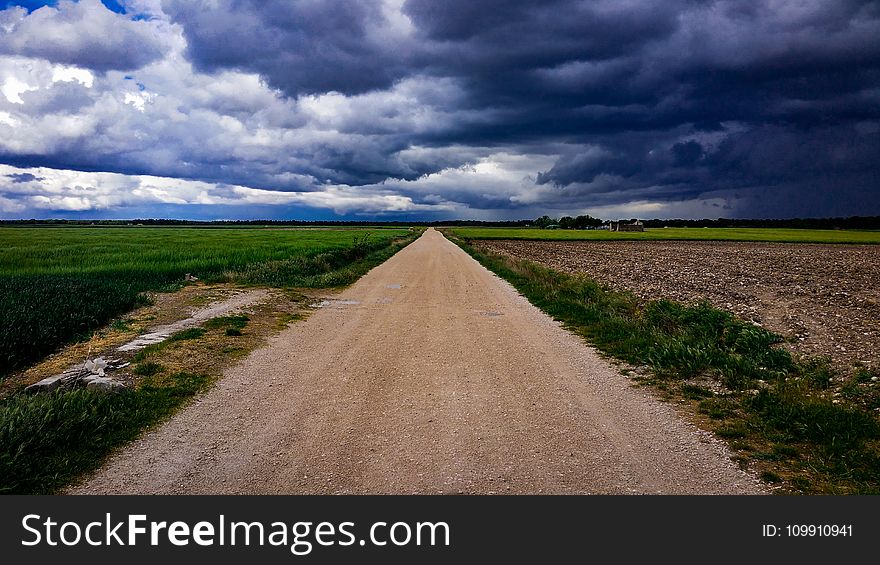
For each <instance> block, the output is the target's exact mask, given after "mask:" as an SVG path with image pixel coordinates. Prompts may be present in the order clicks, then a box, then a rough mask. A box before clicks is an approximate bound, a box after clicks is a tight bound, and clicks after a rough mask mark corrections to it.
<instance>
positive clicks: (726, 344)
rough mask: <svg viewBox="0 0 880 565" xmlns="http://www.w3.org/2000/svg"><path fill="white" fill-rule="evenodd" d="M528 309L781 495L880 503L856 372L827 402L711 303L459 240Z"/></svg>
mask: <svg viewBox="0 0 880 565" xmlns="http://www.w3.org/2000/svg"><path fill="white" fill-rule="evenodd" d="M454 241H456V243H458V245H460V246H461V247H462V248H463V249H464V250H465V251H467V252H468V253H470V254H471V255H472V256H473V257H474V258H475V259H477V260H478V261H479V262H480V263H482V264H483V265H484V266H485V267H487V268H488V269H490V270H491V271H493V272H495V273H496V274H498V275H499V276H501V277H502V278H504V279H506V280H507V281H508V282H510V283H511V284H512V285H513V286H514V287H515V288H516V289H517V290H518V291H519V292H521V293H522V294H523V295H524V296H525V297H526V298H528V299H529V301H530V302H532V303H533V304H534V305H535V306H537V307H539V308H541V309H542V310H544V311H545V312H547V313H548V314H549V315H551V316H553V317H554V318H555V319H557V320H559V321H561V322H563V323H564V324H565V325H566V326H567V327H568V328H569V329H570V330H572V331H574V332H576V333H577V334H579V335H581V336H583V337H584V338H586V339H587V340H588V341H589V342H590V343H592V344H593V345H594V346H595V347H596V348H597V349H599V350H600V351H602V352H603V353H605V354H607V355H609V356H611V357H615V358H617V359H620V360H623V361H625V362H627V363H629V364H631V365H634V366H636V367H641V368H643V370H642V371H641V373H642V374H641V375H640V376H637V377H636V380H637V382H639V383H640V384H642V385H646V386H653V387H655V388H656V389H657V390H658V392H659V393H660V394H661V396H662V397H663V398H664V399H666V400H674V401H676V402H679V403H681V404H683V405H685V406H689V407H690V408H691V409H692V414H693V416H694V418H695V419H696V420H697V421H698V422H699V423H700V424H701V425H703V426H705V427H707V428H708V429H711V430H713V431H714V432H715V433H716V434H717V435H718V436H720V437H722V438H724V439H726V440H727V441H728V442H729V443H730V445H731V447H732V448H733V450H734V451H735V452H736V456H735V459H736V460H737V461H739V462H740V463H741V464H742V465H743V466H748V467H751V468H753V469H754V470H755V471H756V472H758V473H759V474H760V475H761V476H762V478H763V479H764V480H766V481H768V482H771V483H778V484H779V485H780V486H782V487H783V490H784V491H787V492H801V493H835V494H846V493H858V494H880V442H878V439H880V422H878V418H877V416H876V412H875V410H876V409H877V408H880V390H878V386H877V383H876V381H872V380H871V379H872V378H873V377H874V376H875V375H870V374H868V373H867V372H866V371H862V372H861V373H860V372H856V375H855V376H853V377H852V379H851V380H852V382H848V383H846V385H845V386H844V387H843V390H844V391H849V394H844V395H839V396H834V395H833V394H832V393H831V392H830V390H829V383H830V382H831V379H832V378H835V375H834V373H833V371H832V370H831V369H830V368H829V366H828V365H827V363H823V362H822V361H821V360H799V359H794V358H793V357H792V356H791V355H790V354H789V353H788V352H787V351H786V350H784V349H782V348H781V347H779V346H778V345H777V344H778V343H779V342H780V341H781V338H780V337H779V336H777V335H775V334H773V333H771V332H768V331H766V330H764V329H762V328H759V327H757V326H754V325H752V324H750V323H747V322H744V321H742V320H739V319H737V318H735V317H734V316H733V315H731V314H729V313H727V312H724V311H722V310H718V309H715V308H713V307H711V306H709V305H708V304H700V305H696V306H684V305H681V304H678V303H673V302H669V301H665V300H658V301H649V302H643V301H640V300H639V299H637V298H636V297H635V296H633V295H632V294H629V293H626V292H619V291H615V290H612V289H610V288H607V287H604V286H601V285H599V284H597V283H596V282H594V281H592V280H590V279H589V278H586V277H583V276H572V275H567V274H563V273H559V272H557V271H553V270H551V269H547V268H545V267H542V266H540V265H537V264H535V263H531V262H528V261H522V260H517V259H513V258H510V257H504V256H500V255H496V254H489V253H484V252H481V251H480V250H479V249H477V248H475V247H474V246H472V245H470V244H469V243H468V242H466V241H462V240H456V239H454Z"/></svg>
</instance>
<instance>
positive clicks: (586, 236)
mask: <svg viewBox="0 0 880 565" xmlns="http://www.w3.org/2000/svg"><path fill="white" fill-rule="evenodd" d="M451 229H452V231H453V232H454V233H455V234H456V235H458V236H459V237H463V238H465V239H546V240H554V241H569V240H601V241H605V240H619V239H621V240H685V241H695V240H696V241H701V240H702V241H771V242H784V243H874V244H876V243H880V231H855V230H799V229H781V228H654V229H648V230H646V231H644V232H610V231H607V230H545V229H540V228H451Z"/></svg>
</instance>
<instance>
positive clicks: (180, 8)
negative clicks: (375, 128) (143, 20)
mask: <svg viewBox="0 0 880 565" xmlns="http://www.w3.org/2000/svg"><path fill="white" fill-rule="evenodd" d="M164 8H165V10H166V11H167V12H168V13H169V14H170V15H171V16H172V17H173V18H174V20H175V21H177V22H179V23H181V24H182V25H183V26H184V31H185V34H186V38H187V42H188V45H189V54H190V56H191V58H192V59H193V61H194V62H195V63H196V64H197V65H198V66H199V67H200V68H201V69H207V70H216V69H221V68H238V69H247V70H251V71H256V72H259V73H260V74H261V75H263V76H264V77H265V78H266V79H267V80H268V81H269V83H270V84H272V85H273V86H275V87H277V88H281V89H284V90H285V91H286V92H288V93H289V94H292V95H296V94H302V93H321V92H328V91H336V92H341V93H344V94H353V93H360V92H366V91H369V90H374V89H379V88H387V87H388V86H390V85H391V84H392V83H393V82H394V81H395V80H396V79H398V78H401V77H403V76H405V75H406V73H407V72H408V71H409V69H407V68H406V67H405V66H404V62H405V59H406V57H405V53H402V52H401V51H400V50H399V49H398V46H397V45H394V44H393V43H389V42H388V41H387V39H386V38H384V37H382V36H381V35H380V34H378V33H373V32H376V31H378V28H379V27H380V26H381V25H382V22H383V16H382V12H381V10H380V7H379V5H378V3H370V2H350V1H347V0H322V1H320V2H313V1H295V2H291V1H289V0H250V1H249V0H244V1H234V2H233V1H230V0H220V1H216V2H192V1H191V0H170V1H166V2H165V3H164Z"/></svg>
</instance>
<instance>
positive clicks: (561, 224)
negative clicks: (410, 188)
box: [0, 215, 880, 230]
mask: <svg viewBox="0 0 880 565" xmlns="http://www.w3.org/2000/svg"><path fill="white" fill-rule="evenodd" d="M630 221H635V218H633V219H631V220H630ZM642 222H643V223H644V224H645V227H647V228H662V227H671V228H679V227H681V228H704V227H705V228H802V229H845V230H877V229H880V216H851V217H849V218H791V219H784V220H773V219H769V220H768V219H758V220H756V219H751V220H740V219H728V218H718V219H715V220H709V219H704V220H680V219H673V220H661V219H657V218H655V219H653V220H642ZM608 223H609V220H601V219H599V218H594V217H592V216H590V215H581V216H575V217H572V216H562V217H561V218H551V217H550V216H546V215H545V216H541V217H540V218H536V219H534V220H505V221H487V220H440V221H421V222H404V221H387V220H375V221H362V220H357V221H354V220H337V221H327V220H214V221H205V220H171V219H155V218H149V219H134V220H62V219H53V220H36V219H29V220H0V226H130V225H141V226H202V227H212V226H215V227H224V226H226V227H234V226H351V227H359V226H386V227H406V226H438V227H445V226H486V227H507V228H511V227H526V226H535V227H541V228H546V227H552V228H558V229H595V228H598V227H600V226H602V225H604V224H608Z"/></svg>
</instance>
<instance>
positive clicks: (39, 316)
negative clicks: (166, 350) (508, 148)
mask: <svg viewBox="0 0 880 565" xmlns="http://www.w3.org/2000/svg"><path fill="white" fill-rule="evenodd" d="M408 234H410V232H409V231H408V230H405V229H371V230H357V229H351V230H329V229H324V230H322V229H287V230H266V229H242V228H239V229H197V228H87V227H77V228H70V227H68V228H0V320H2V323H0V378H3V377H4V376H6V375H8V374H9V373H11V372H13V371H15V370H18V369H21V368H23V367H25V366H26V365H27V364H29V363H32V362H33V361H36V360H37V359H39V358H41V357H43V356H45V355H47V354H49V353H51V352H52V351H54V350H55V349H57V348H58V347H59V346H60V345H63V344H65V343H69V342H71V341H75V340H78V339H83V338H86V337H88V335H89V333H90V332H92V331H94V330H95V329H96V328H98V327H100V326H102V325H104V324H106V323H108V322H109V321H110V320H111V319H113V318H114V317H116V316H119V315H120V314H122V313H124V312H126V311H128V310H131V309H132V308H134V307H135V306H138V305H139V304H142V303H143V301H144V297H143V295H142V293H143V292H145V291H163V290H173V289H174V288H176V287H178V286H179V285H181V284H183V277H184V275H185V274H187V273H190V274H192V275H194V276H196V277H198V278H200V279H202V280H205V281H215V282H222V281H227V282H235V283H240V284H245V285H267V286H278V287H328V286H343V285H346V284H350V283H352V282H354V281H355V280H357V278H358V277H359V276H360V275H362V274H363V273H364V272H366V271H367V270H369V268H371V267H372V266H375V265H376V264H378V263H380V262H382V261H383V260H384V259H386V258H387V257H388V256H390V255H391V254H393V252H394V251H396V250H397V249H399V247H400V245H398V244H395V243H394V242H395V240H397V239H398V238H402V237H405V236H407V235H408Z"/></svg>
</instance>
